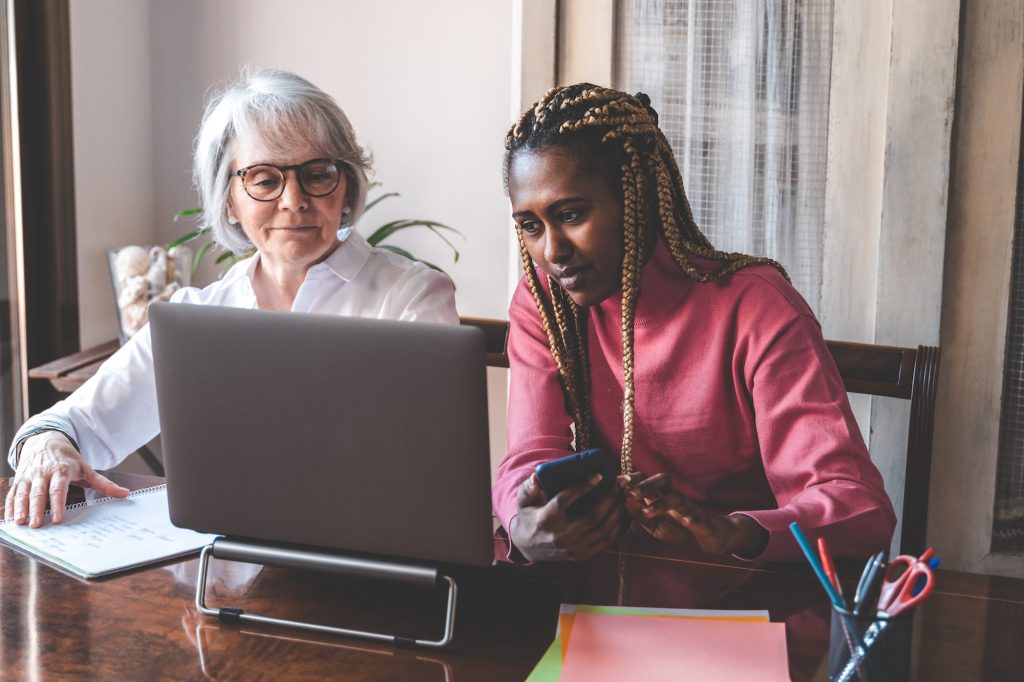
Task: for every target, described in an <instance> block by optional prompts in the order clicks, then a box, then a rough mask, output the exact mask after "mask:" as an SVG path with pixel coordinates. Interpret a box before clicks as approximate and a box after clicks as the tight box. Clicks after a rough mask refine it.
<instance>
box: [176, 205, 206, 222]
mask: <svg viewBox="0 0 1024 682" xmlns="http://www.w3.org/2000/svg"><path fill="white" fill-rule="evenodd" d="M202 212H203V209H202V208H200V207H196V208H186V209H182V210H180V211H178V212H177V213H175V214H174V222H178V221H179V220H184V219H186V218H195V217H196V216H197V215H199V214H200V213H202Z"/></svg>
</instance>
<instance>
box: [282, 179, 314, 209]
mask: <svg viewBox="0 0 1024 682" xmlns="http://www.w3.org/2000/svg"><path fill="white" fill-rule="evenodd" d="M277 205H278V207H279V208H281V209H284V210H288V211H304V210H305V209H306V208H308V206H309V197H307V196H306V193H305V192H303V191H302V186H301V185H299V176H298V174H297V173H296V172H295V171H294V170H290V171H288V172H287V173H285V176H284V187H283V188H282V190H281V196H279V197H278V198H277Z"/></svg>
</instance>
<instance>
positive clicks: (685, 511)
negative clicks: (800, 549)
mask: <svg viewBox="0 0 1024 682" xmlns="http://www.w3.org/2000/svg"><path fill="white" fill-rule="evenodd" d="M619 485H620V486H622V488H623V490H624V491H625V492H626V511H627V512H628V513H629V515H630V516H631V517H632V518H633V520H634V521H636V522H637V523H638V524H639V525H640V526H641V527H642V528H643V529H644V530H646V531H647V532H648V533H650V534H651V536H653V537H654V538H656V539H658V540H660V541H662V542H665V543H668V544H692V543H693V542H696V543H697V545H698V546H699V547H700V548H701V550H702V551H704V552H706V553H708V554H736V555H738V556H741V557H748V558H753V557H756V556H757V555H758V554H760V553H761V552H763V551H764V548H765V546H766V545H767V544H768V531H766V530H765V529H764V528H762V527H761V525H760V524H759V523H757V522H756V521H754V520H753V519H752V518H750V517H749V516H744V515H742V514H736V515H726V516H723V515H720V514H713V513H711V512H709V511H707V510H706V509H705V508H704V507H703V506H702V505H700V504H698V503H697V502H694V501H693V500H691V499H690V498H688V497H687V496H685V495H683V494H682V493H681V492H679V491H678V490H676V488H675V486H673V485H672V480H671V479H670V478H669V477H668V475H667V474H655V475H654V476H651V477H647V476H646V475H645V474H644V473H642V472H639V471H635V472H633V473H631V474H628V475H625V476H620V477H619Z"/></svg>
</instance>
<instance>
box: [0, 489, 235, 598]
mask: <svg viewBox="0 0 1024 682" xmlns="http://www.w3.org/2000/svg"><path fill="white" fill-rule="evenodd" d="M214 537H216V536H213V535H205V534H203V533H196V532H195V531H191V530H187V529H184V528H177V527H175V526H174V525H172V524H171V519H170V516H169V514H168V511H167V489H166V487H165V486H157V487H154V488H146V489H145V490H138V491H136V492H134V493H132V495H131V496H130V497H128V498H125V499H116V498H111V497H104V498H102V499H99V500H91V501H89V502H85V503H83V504H81V505H73V506H71V507H68V511H67V513H66V514H65V516H64V521H63V522H62V523H60V524H53V523H50V522H49V520H47V522H46V523H45V524H44V525H43V526H42V527H40V528H35V529H30V528H28V527H27V526H18V525H15V524H13V523H9V522H5V523H0V539H2V540H4V541H5V542H7V543H8V544H11V545H14V546H15V547H17V548H19V549H21V550H23V551H25V552H28V553H29V554H32V555H34V556H37V557H40V558H42V559H43V560H45V561H48V562H50V563H52V564H54V565H56V566H57V567H58V568H61V569H63V570H65V571H69V572H71V573H73V574H75V575H78V576H81V577H83V578H94V577H98V576H101V575H106V574H108V573H115V572H117V571H123V570H127V569H129V568H134V567H136V566H143V565H145V564H149V563H155V562H158V561H163V560H165V559H171V558H174V557H179V556H185V555H187V554H190V553H192V552H195V551H197V550H198V549H199V548H201V547H202V546H204V545H207V544H209V543H210V542H212V541H213V538H214Z"/></svg>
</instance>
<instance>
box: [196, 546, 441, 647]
mask: <svg viewBox="0 0 1024 682" xmlns="http://www.w3.org/2000/svg"><path fill="white" fill-rule="evenodd" d="M210 557H214V558H216V559H220V560H222V561H240V562H245V563H251V564H264V565H268V566H282V567H288V568H300V569H310V570H316V571H326V572H329V573H339V574H342V575H351V576H359V577H364V578H377V579H382V580H394V581H398V582H403V583H409V584H413V585H423V586H425V587H434V586H435V585H438V584H440V583H441V582H442V581H443V582H444V583H447V585H448V605H447V608H446V614H445V621H444V634H443V635H442V637H441V639H438V640H425V639H416V638H413V637H407V636H403V635H389V634H385V633H381V632H369V631H365V630H349V629H346V628H338V627H331V626H328V625H318V624H316V623H307V622H305V621H296V620H287V619H283V618H274V617H272V616H264V615H259V614H255V613H246V612H245V611H244V610H242V609H238V608H231V607H221V608H211V607H209V606H207V605H206V571H207V566H208V564H209V561H210ZM456 594H457V589H456V586H455V581H454V580H453V579H452V578H451V577H450V576H447V575H443V574H441V573H439V572H438V569H437V568H435V567H431V566H423V565H413V564H404V563H403V564H400V563H392V562H388V561H382V560H375V559H367V558H364V557H357V556H348V555H344V554H338V553H333V552H332V553H328V552H317V551H315V550H305V549H293V548H286V547H280V546H273V545H263V544H255V543H252V542H245V541H240V540H233V539H230V538H225V537H219V538H216V539H215V540H214V541H213V542H212V543H210V544H209V545H207V546H205V547H203V550H202V552H201V553H200V555H199V577H198V580H197V583H196V608H197V609H199V611H200V612H201V613H203V614H205V615H207V616H216V617H217V618H219V619H220V620H221V621H222V622H225V623H263V624H268V625H280V626H284V627H289V628H297V629H300V630H311V631H313V632H320V633H326V634H331V635H346V636H350V637H361V638H363V639H371V640H374V641H378V642H392V643H394V644H398V645H400V646H421V647H435V648H439V647H443V646H445V645H447V644H448V643H449V642H451V640H452V634H453V631H454V627H455V598H456Z"/></svg>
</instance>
